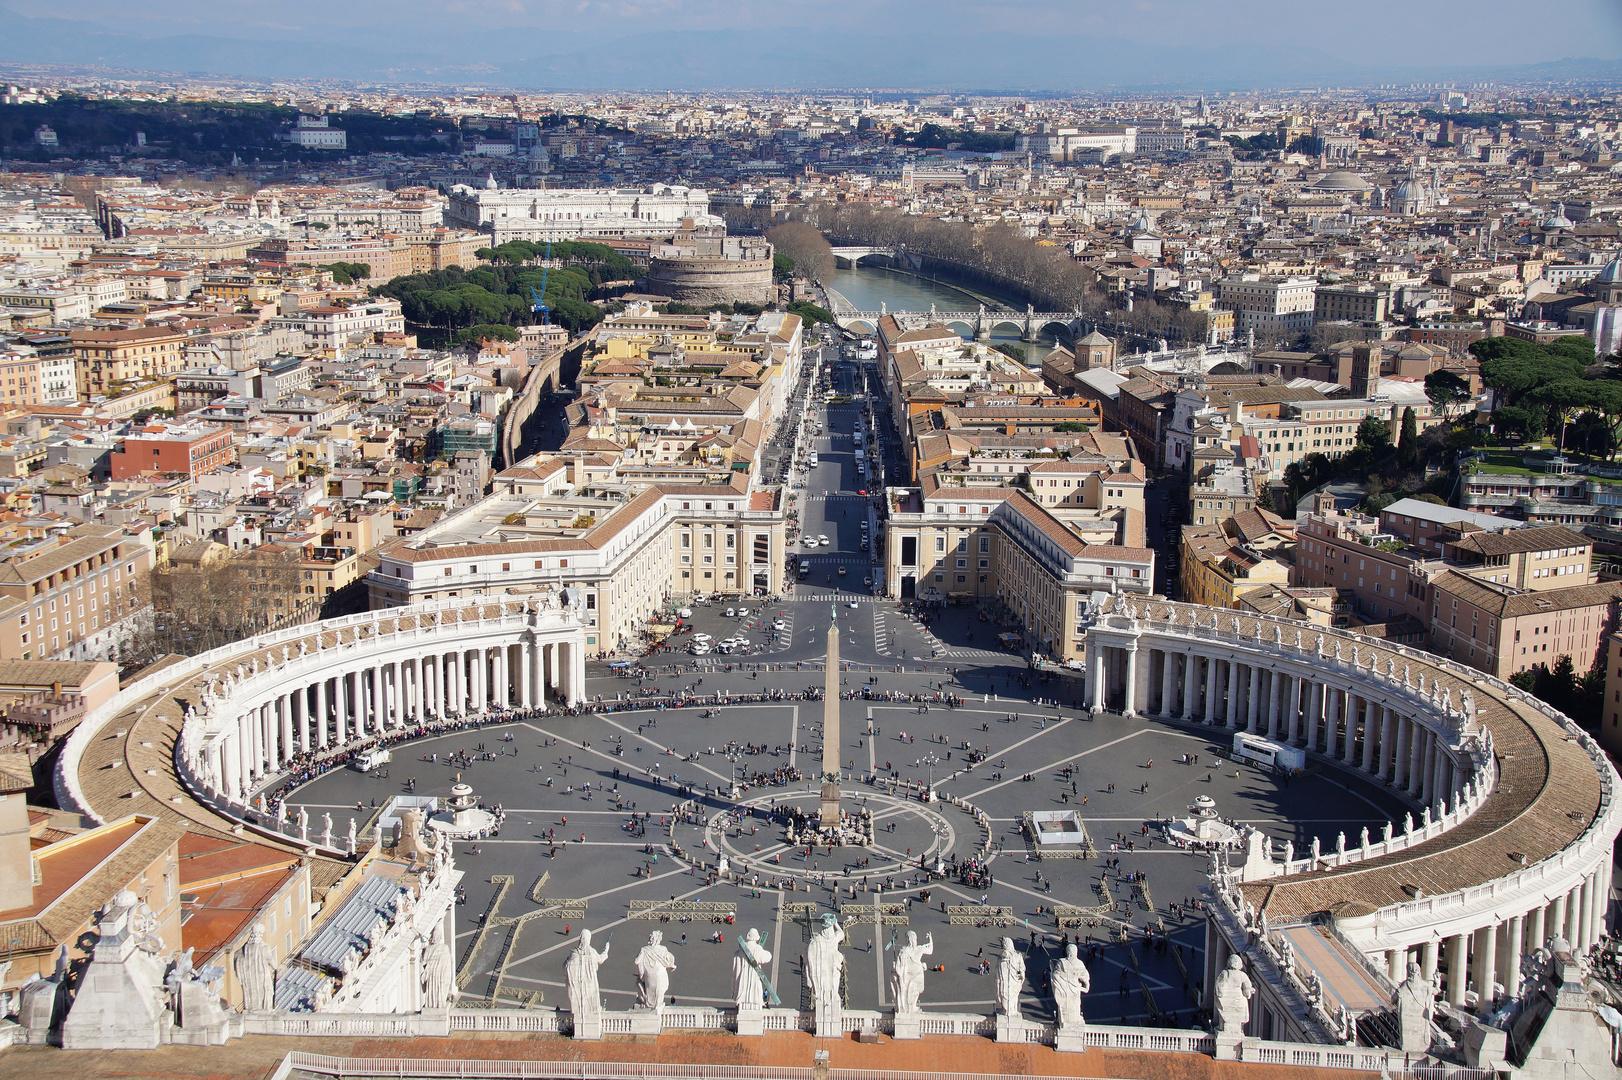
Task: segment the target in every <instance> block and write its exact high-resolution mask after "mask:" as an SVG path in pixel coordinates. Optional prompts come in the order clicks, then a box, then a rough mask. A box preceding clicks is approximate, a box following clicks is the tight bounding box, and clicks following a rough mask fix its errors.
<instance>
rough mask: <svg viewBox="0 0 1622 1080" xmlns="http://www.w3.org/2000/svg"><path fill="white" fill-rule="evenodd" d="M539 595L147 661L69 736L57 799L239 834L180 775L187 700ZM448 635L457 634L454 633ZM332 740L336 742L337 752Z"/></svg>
mask: <svg viewBox="0 0 1622 1080" xmlns="http://www.w3.org/2000/svg"><path fill="white" fill-rule="evenodd" d="M538 605H540V606H544V602H543V601H542V600H541V599H540V598H537V597H525V598H522V599H503V598H500V597H488V596H474V597H459V598H453V599H447V600H437V601H431V602H428V603H423V604H417V605H414V606H412V607H408V608H393V609H387V610H381V611H372V612H364V613H362V614H358V615H351V616H346V617H344V618H340V619H329V620H325V621H323V622H319V623H307V624H302V625H299V626H294V627H288V628H285V629H282V630H277V631H272V632H270V633H267V634H260V635H257V636H255V637H253V638H247V639H244V640H242V641H239V642H234V643H232V644H230V645H225V646H221V647H220V648H217V649H212V650H210V651H208V652H206V653H202V654H199V655H198V656H194V657H184V658H178V657H177V658H171V660H170V661H168V662H164V663H162V664H161V666H159V665H155V666H154V668H150V669H148V672H149V673H148V674H144V675H142V676H141V677H139V678H137V679H136V680H135V681H134V682H132V683H130V684H129V685H127V686H126V687H125V688H124V689H122V690H121V691H120V692H119V693H118V694H117V695H115V696H114V697H113V698H112V699H111V700H110V701H108V702H106V703H105V704H104V705H102V706H101V707H100V708H98V709H97V710H96V711H95V712H94V713H92V714H91V715H90V716H88V717H86V718H85V720H84V721H83V722H82V723H81V724H80V725H79V726H78V727H77V728H76V729H75V730H74V732H73V734H72V735H70V736H69V738H68V742H67V744H66V745H65V747H64V749H63V752H62V755H61V759H60V761H59V762H58V766H57V773H56V791H57V798H58V801H59V803H60V805H62V806H64V807H74V808H78V809H80V810H82V811H83V812H84V813H86V814H87V815H89V816H90V817H92V818H93V819H95V820H97V821H99V822H106V821H112V820H116V819H118V818H121V817H124V816H125V815H128V814H132V813H135V814H144V815H151V816H154V817H158V818H161V819H164V820H168V821H174V822H177V823H179V824H182V825H184V826H185V827H186V828H188V829H190V830H192V831H194V832H198V833H201V834H203V835H208V836H214V837H217V838H221V839H233V840H237V841H240V840H242V839H244V830H243V827H242V825H241V823H240V822H238V821H237V820H235V819H234V818H232V817H230V816H229V815H227V814H225V813H222V812H220V811H218V810H216V809H214V808H213V807H212V806H210V805H208V804H207V803H206V802H205V801H204V800H203V799H200V798H198V797H197V796H196V794H195V793H193V792H192V791H191V790H189V789H188V787H187V785H186V784H185V783H183V782H182V780H181V778H180V775H179V772H178V770H177V767H176V763H175V753H176V744H177V741H178V740H179V739H180V737H181V732H182V729H183V725H184V721H185V708H186V706H187V705H189V704H191V705H195V704H198V703H201V702H203V701H204V700H205V698H206V696H207V693H208V690H209V687H210V685H211V683H212V684H214V685H215V686H216V687H218V686H220V685H222V684H223V683H225V682H226V681H227V679H228V677H229V678H230V679H233V680H234V679H238V678H239V676H238V672H239V669H246V668H251V667H252V666H254V665H255V664H257V666H258V668H259V670H260V673H261V675H263V674H266V673H268V672H270V671H271V670H272V669H274V667H275V666H276V665H278V664H281V663H283V662H284V660H283V649H284V648H285V649H286V650H287V656H288V657H289V658H290V659H291V660H293V661H297V660H299V659H300V657H299V655H298V654H299V647H300V645H301V644H303V646H304V647H305V649H306V652H305V654H304V657H303V659H305V660H308V659H310V658H311V657H312V656H313V655H315V654H316V653H317V643H318V642H319V651H320V653H321V654H322V655H330V656H331V657H332V659H333V664H334V670H335V671H336V670H337V667H338V665H340V664H347V665H351V666H352V665H353V664H354V663H355V662H356V661H358V660H362V659H364V657H365V653H364V652H363V651H362V652H357V651H356V650H357V649H361V650H364V649H365V648H366V646H367V645H368V643H376V644H378V645H390V643H397V642H396V639H395V635H397V634H400V633H410V632H411V631H415V630H418V629H421V630H431V629H436V628H437V629H441V630H447V631H449V632H450V633H451V634H452V635H454V634H455V633H456V631H455V630H454V628H455V627H457V626H460V625H463V624H473V623H477V622H479V621H481V620H485V621H488V620H494V619H499V618H502V617H504V616H505V617H508V618H510V617H512V616H513V615H515V614H524V613H527V612H529V611H531V610H532V609H536V608H537V606H538ZM451 640H455V638H454V636H453V637H452V638H451ZM337 749H338V748H336V747H335V748H334V750H337ZM248 838H250V839H253V840H255V841H256V842H258V843H263V844H267V845H270V846H275V847H281V848H285V849H286V850H288V851H289V852H293V853H299V854H308V848H307V846H306V845H304V844H300V843H299V842H297V841H296V840H293V839H291V838H278V837H277V836H276V835H275V834H274V833H271V834H268V835H267V834H265V833H262V832H254V833H251V834H250V835H249V837H248ZM313 864H314V865H312V884H317V883H318V882H319V880H320V879H323V878H329V877H330V878H331V879H332V880H336V877H337V876H340V875H341V873H342V872H343V868H344V865H345V864H344V863H342V862H340V861H336V860H329V859H325V858H321V857H320V856H316V857H315V858H314V860H313Z"/></svg>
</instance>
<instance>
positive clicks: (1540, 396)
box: [1526, 379, 1595, 450]
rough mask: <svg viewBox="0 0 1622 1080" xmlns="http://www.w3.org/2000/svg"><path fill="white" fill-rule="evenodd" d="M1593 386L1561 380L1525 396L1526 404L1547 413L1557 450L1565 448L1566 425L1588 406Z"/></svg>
mask: <svg viewBox="0 0 1622 1080" xmlns="http://www.w3.org/2000/svg"><path fill="white" fill-rule="evenodd" d="M1594 385H1595V384H1593V383H1591V382H1589V381H1587V380H1586V379H1561V380H1559V381H1558V382H1550V383H1544V384H1543V385H1542V386H1539V387H1537V388H1536V389H1534V390H1531V391H1529V392H1528V393H1527V394H1526V402H1527V404H1529V405H1532V406H1533V407H1536V408H1542V409H1543V410H1545V412H1546V413H1547V415H1548V417H1549V423H1550V426H1551V427H1553V428H1554V430H1555V432H1556V443H1555V444H1556V446H1557V447H1558V448H1559V449H1561V450H1564V449H1565V448H1566V425H1567V424H1569V423H1571V421H1572V420H1573V419H1575V418H1576V416H1577V414H1578V413H1579V412H1581V411H1582V410H1583V409H1584V408H1585V407H1586V406H1587V405H1588V402H1589V399H1590V398H1591V397H1592V395H1593V391H1594Z"/></svg>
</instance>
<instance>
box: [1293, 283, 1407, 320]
mask: <svg viewBox="0 0 1622 1080" xmlns="http://www.w3.org/2000/svg"><path fill="white" fill-rule="evenodd" d="M1390 315H1391V288H1390V286H1379V285H1368V284H1361V283H1359V284H1352V285H1319V286H1318V288H1317V291H1316V292H1315V293H1314V294H1313V309H1312V320H1313V321H1314V322H1351V323H1376V322H1385V321H1386V319H1387V318H1389V317H1390Z"/></svg>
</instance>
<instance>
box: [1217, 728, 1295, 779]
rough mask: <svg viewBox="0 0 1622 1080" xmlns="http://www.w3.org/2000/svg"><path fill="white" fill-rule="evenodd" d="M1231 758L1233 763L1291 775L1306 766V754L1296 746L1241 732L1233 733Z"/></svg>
mask: <svg viewBox="0 0 1622 1080" xmlns="http://www.w3.org/2000/svg"><path fill="white" fill-rule="evenodd" d="M1233 757H1234V760H1235V761H1248V762H1250V763H1251V764H1252V765H1260V766H1261V767H1262V768H1264V769H1277V770H1279V771H1280V772H1285V773H1290V774H1292V775H1294V774H1296V773H1299V772H1300V771H1301V770H1302V769H1304V768H1306V765H1307V754H1306V751H1305V750H1302V749H1301V748H1300V747H1298V746H1286V745H1284V744H1283V743H1276V742H1273V741H1272V740H1271V739H1263V738H1260V737H1258V736H1255V735H1247V734H1245V733H1244V732H1242V731H1238V732H1235V733H1234V736H1233Z"/></svg>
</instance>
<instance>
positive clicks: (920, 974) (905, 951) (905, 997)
mask: <svg viewBox="0 0 1622 1080" xmlns="http://www.w3.org/2000/svg"><path fill="white" fill-rule="evenodd" d="M934 951H935V935H934V934H928V935H926V936H925V942H924V944H922V945H920V944H918V931H916V930H908V931H907V943H906V944H905V945H902V946H900V947H899V948H897V949H896V954H895V965H894V966H893V968H892V969H891V974H890V989H891V991H892V992H893V993H894V994H895V1011H896V1012H898V1013H915V1012H917V1011H918V999H919V998H921V997H923V995H924V972H925V971H926V970H927V969H926V968H925V966H924V957H926V956H929V955H930V954H931V953H933V952H934Z"/></svg>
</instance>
